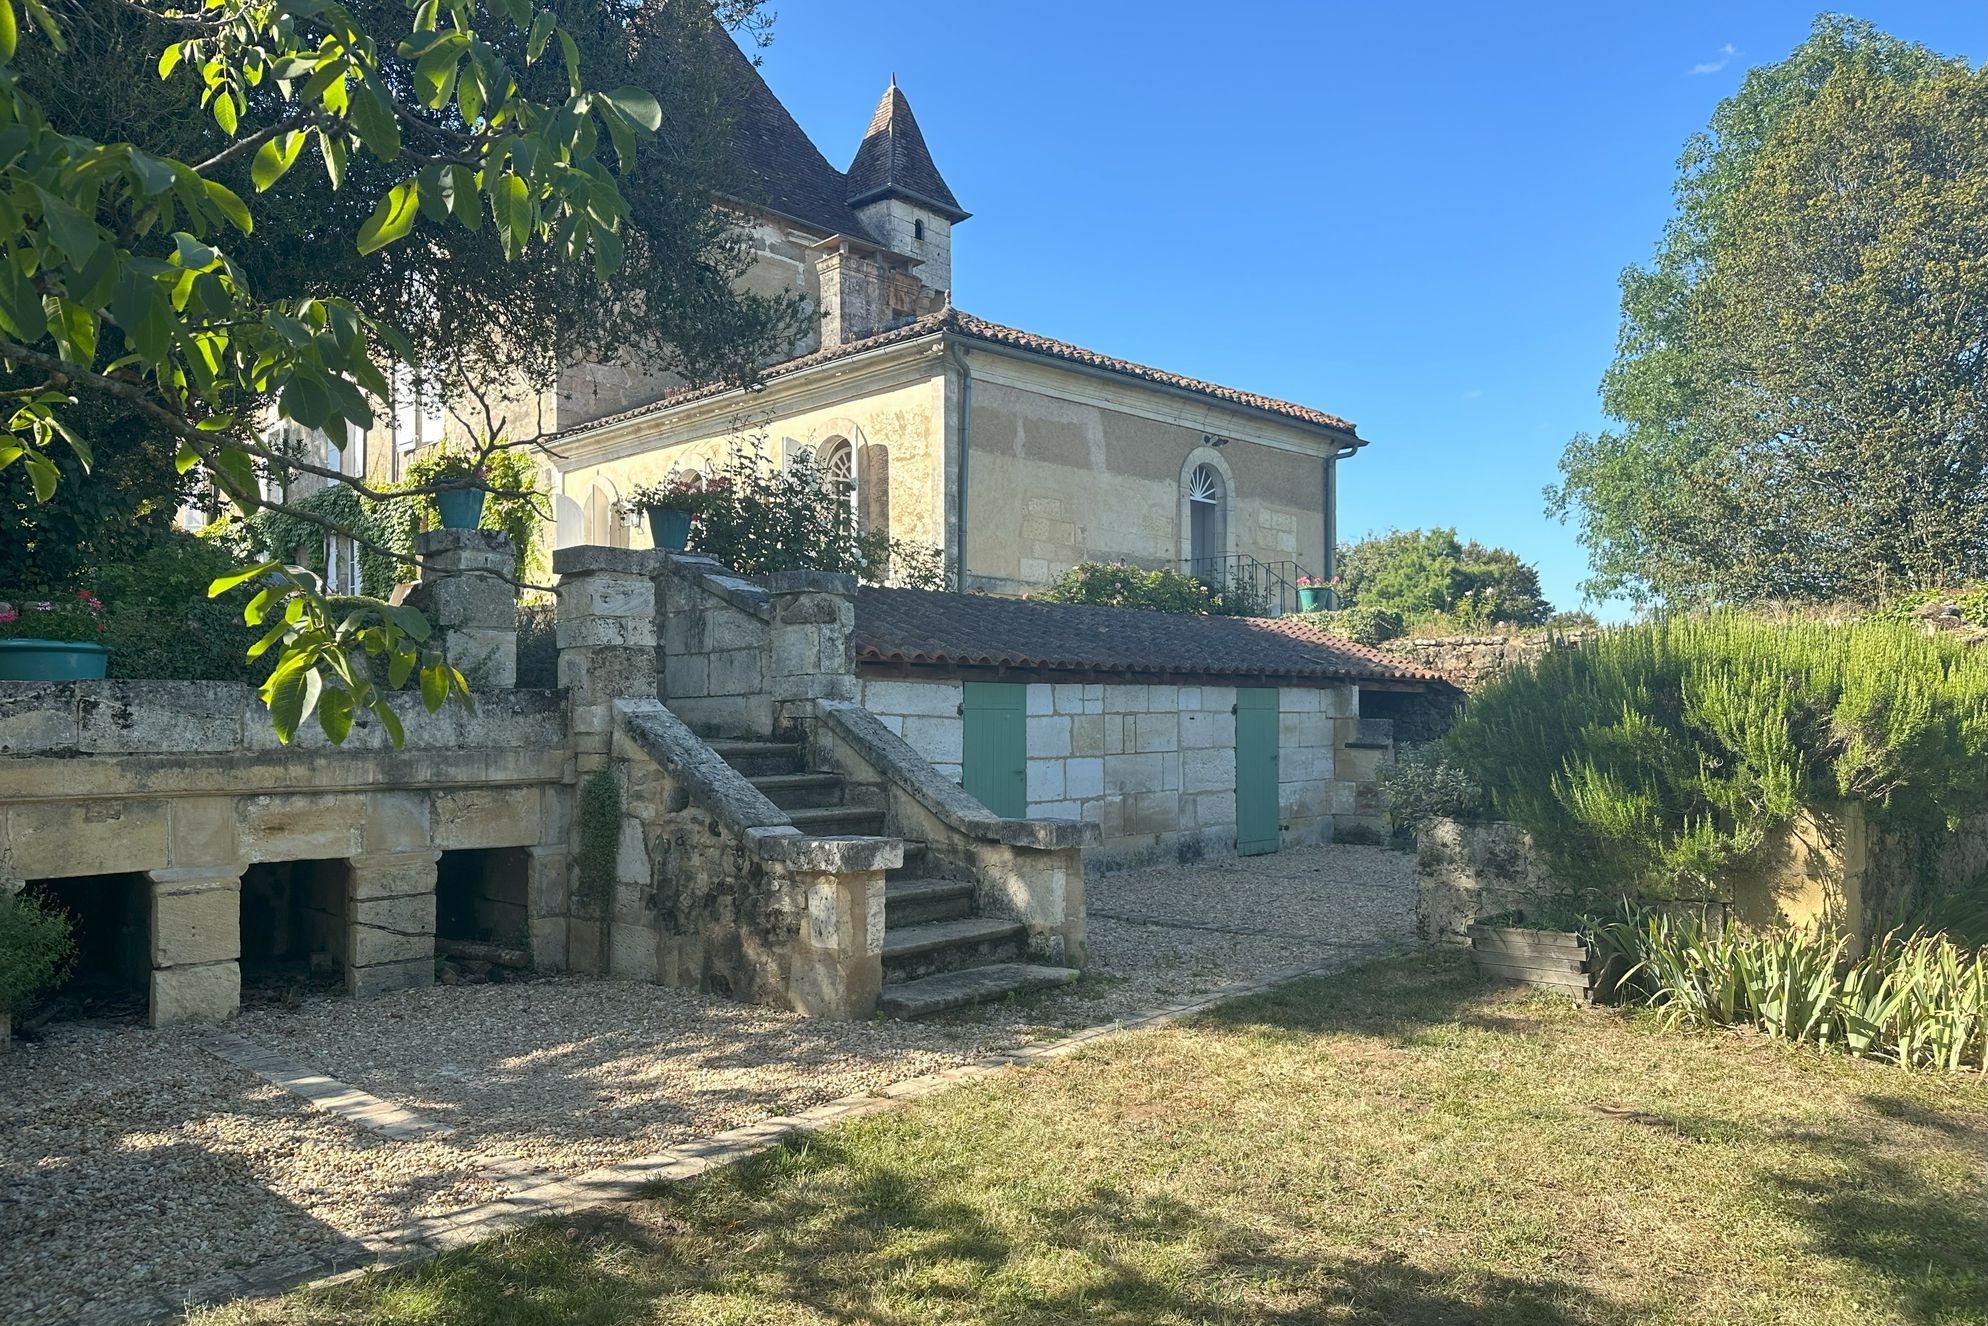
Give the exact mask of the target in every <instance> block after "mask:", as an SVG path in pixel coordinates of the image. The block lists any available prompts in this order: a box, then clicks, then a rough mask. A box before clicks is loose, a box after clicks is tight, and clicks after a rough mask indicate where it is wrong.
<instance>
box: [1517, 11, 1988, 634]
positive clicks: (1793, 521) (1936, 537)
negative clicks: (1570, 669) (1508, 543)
mask: <svg viewBox="0 0 1988 1326" xmlns="http://www.w3.org/2000/svg"><path fill="white" fill-rule="evenodd" d="M1681 170H1682V174H1681V178H1680V179H1679V182H1678V185H1677V212H1676V215H1675V217H1674V218H1673V219H1672V221H1671V222H1670V224H1669V226H1668V227H1667V228H1666V230H1665V233H1664V238H1663V242H1662V244H1661V245H1660V247H1659V249H1658V251H1657V255H1656V258H1655V260H1654V261H1653V262H1652V264H1651V265H1650V266H1648V267H1632V268H1630V269H1629V270H1628V271H1626V272H1624V273H1623V277H1622V330H1621V334H1620V339H1619V342H1618V347H1617V354H1616V359H1615V362H1614V364H1613V365H1612V366H1611V367H1610V369H1609V371H1608V374H1607V376H1606V377H1605V379H1604V380H1603V383H1602V399H1603V403H1604V406H1605V408H1606V409H1607V411H1608V413H1609V414H1610V415H1611V416H1612V417H1613V418H1614V419H1615V420H1617V421H1618V426H1617V427H1616V428H1613V429H1610V430H1608V431H1605V432H1602V433H1600V434H1597V435H1594V436H1581V437H1577V438H1575V439H1574V441H1573V442H1572V443H1570V444H1569V446H1568V447H1567V450H1566V453H1565V455H1564V456H1563V458H1562V460H1561V472H1562V476H1563V482H1562V483H1561V485H1560V486H1559V487H1558V488H1555V489H1550V490H1549V491H1548V503H1549V508H1550V509H1551V510H1552V511H1553V512H1555V513H1556V514H1559V515H1561V516H1563V517H1566V516H1572V517H1575V518H1576V519H1578V521H1579V524H1580V530H1581V538H1582V540H1583V542H1584V543H1585V544H1586V545H1587V548H1588V552H1589V557H1590V562H1591V566H1592V569H1593V577H1592V579H1591V580H1590V581H1589V582H1588V584H1587V588H1588V590H1589V591H1590V593H1591V594H1594V595H1596V596H1607V595H1613V594H1622V595H1626V596H1628V597H1630V598H1632V599H1635V600H1638V601H1643V602H1650V601H1664V602H1670V603H1675V604H1691V603H1699V602H1706V601H1730V602H1751V601H1760V600H1769V599H1788V600H1814V599H1822V598H1833V597H1842V596H1847V597H1859V598H1867V599H1876V598H1882V597H1884V596H1886V595H1888V594H1891V593H1894V592H1899V591H1906V590H1911V589H1915V588H1921V587H1928V586H1935V585H1941V584H1950V583H1953V582H1955V581H1958V580H1960V579H1963V578H1966V577H1969V576H1978V575H1980V574H1982V572H1983V571H1984V570H1988V417H1984V409H1988V380H1984V377H1983V373H1984V366H1985V365H1988V259H1985V258H1984V255H1988V75H1984V74H1983V73H1981V72H1978V71H1973V70H1970V69H1969V68H1968V67H1967V65H1966V63H1965V62H1964V61H1959V60H1943V59H1941V58H1939V57H1938V56H1936V55H1934V54H1933V53H1932V52H1930V51H1928V50H1926V49H1925V48H1924V47H1921V46H1917V45H1913V44H1911V43H1907V42H1902V41H1898V40H1896V39H1894V38H1892V37H1889V36H1886V35H1885V34H1883V33H1881V32H1878V31H1877V30H1875V29H1874V28H1872V27H1871V26H1870V25H1869V24H1866V23H1861V22H1857V21H1854V20H1849V19H1843V18H1837V17H1833V16H1825V17H1823V18H1821V19H1819V20H1817V23H1816V26H1815V29H1814V31H1813V33H1812V34H1811V35H1810V37H1809V38H1808V40H1807V41H1805V42H1804V43H1803V44H1802V45H1801V46H1800V47H1799V48H1797V49H1796V51H1795V52H1794V53H1793V54H1792V55H1791V56H1790V57H1789V58H1788V59H1786V60H1784V61H1782V62H1781V63H1779V64H1776V65H1772V66H1768V67H1764V68H1761V69H1756V70H1754V71H1752V72H1751V73H1750V74H1748V76H1747V78H1746V80H1745V83H1744V85H1743V86H1742V87H1741V89H1740V91H1739V92H1738V93H1737V94H1736V95H1735V96H1733V97H1732V98H1730V99H1728V100H1727V101H1725V102H1723V103H1721V105H1720V106H1719V108H1718V110H1717V111H1716V112H1715V114H1714V115H1713V117H1712V122H1711V125H1710V127H1709V128H1708V129H1707V131H1706V132H1705V133H1704V134H1702V135H1699V136H1698V137H1696V138H1694V139H1693V140H1692V141H1691V143H1690V144H1689V145H1688V146H1687V148H1686V151H1685V154H1684V157H1683V159H1682V162H1681Z"/></svg>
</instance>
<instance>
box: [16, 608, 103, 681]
mask: <svg viewBox="0 0 1988 1326" xmlns="http://www.w3.org/2000/svg"><path fill="white" fill-rule="evenodd" d="M103 637H104V605H103V602H102V600H100V599H98V598H97V596H96V595H95V594H93V593H91V592H90V591H89V590H87V589H79V590H76V591H74V592H73V593H68V594H56V595H51V596H49V597H46V598H44V597H41V596H39V595H35V594H24V595H21V596H20V597H17V598H8V599H6V600H4V601H0V680H7V681H77V680H81V679H84V678H89V677H101V676H103V675H104V661H105V658H106V656H107V654H108V652H109V651H108V648H107V646H106V645H105V644H104V638H103Z"/></svg>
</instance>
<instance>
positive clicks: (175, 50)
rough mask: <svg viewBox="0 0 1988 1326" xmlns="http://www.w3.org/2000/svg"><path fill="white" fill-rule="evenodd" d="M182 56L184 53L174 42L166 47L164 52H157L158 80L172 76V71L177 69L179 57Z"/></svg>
mask: <svg viewBox="0 0 1988 1326" xmlns="http://www.w3.org/2000/svg"><path fill="white" fill-rule="evenodd" d="M182 54H184V52H182V51H181V49H180V45H179V43H178V42H174V43H173V44H172V45H170V46H168V47H166V49H165V50H163V51H160V52H159V77H160V78H170V77H171V76H172V72H173V70H174V69H176V68H178V67H179V61H180V56H181V55H182Z"/></svg>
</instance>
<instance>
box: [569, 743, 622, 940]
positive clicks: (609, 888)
mask: <svg viewBox="0 0 1988 1326" xmlns="http://www.w3.org/2000/svg"><path fill="white" fill-rule="evenodd" d="M575 819H576V823H575V825H574V832H575V834H576V836H577V837H578V839H579V845H580V849H579V853H578V855H577V857H576V858H575V864H576V865H577V866H578V867H579V870H578V876H579V878H578V884H579V890H580V897H581V898H582V899H584V900H586V901H588V902H591V903H593V904H594V906H595V907H596V908H597V909H598V910H599V911H600V912H601V913H602V914H603V915H605V914H606V913H607V912H608V910H609V908H611V907H612V906H613V904H614V874H615V871H614V866H615V858H616V857H617V856H618V855H619V854H620V850H621V784H619V783H618V782H616V781H615V778H614V774H613V772H612V771H610V770H607V769H602V770H601V771H600V772H599V773H596V774H595V775H593V776H592V777H591V778H589V779H587V781H586V782H585V783H583V784H581V787H580V805H579V810H578V812H577V814H576V816H575Z"/></svg>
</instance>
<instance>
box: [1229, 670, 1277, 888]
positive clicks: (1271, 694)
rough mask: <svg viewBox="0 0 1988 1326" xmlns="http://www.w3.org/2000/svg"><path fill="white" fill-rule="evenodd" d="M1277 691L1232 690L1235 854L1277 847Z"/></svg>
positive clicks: (1272, 850)
mask: <svg viewBox="0 0 1988 1326" xmlns="http://www.w3.org/2000/svg"><path fill="white" fill-rule="evenodd" d="M1277 845H1278V844H1277V692H1276V691H1275V690H1274V689H1271V688H1267V687H1250V688H1245V689H1241V690H1238V691H1237V692H1236V854H1237V855H1238V856H1262V855H1263V854H1265V853H1266V852H1274V851H1276V850H1277Z"/></svg>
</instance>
